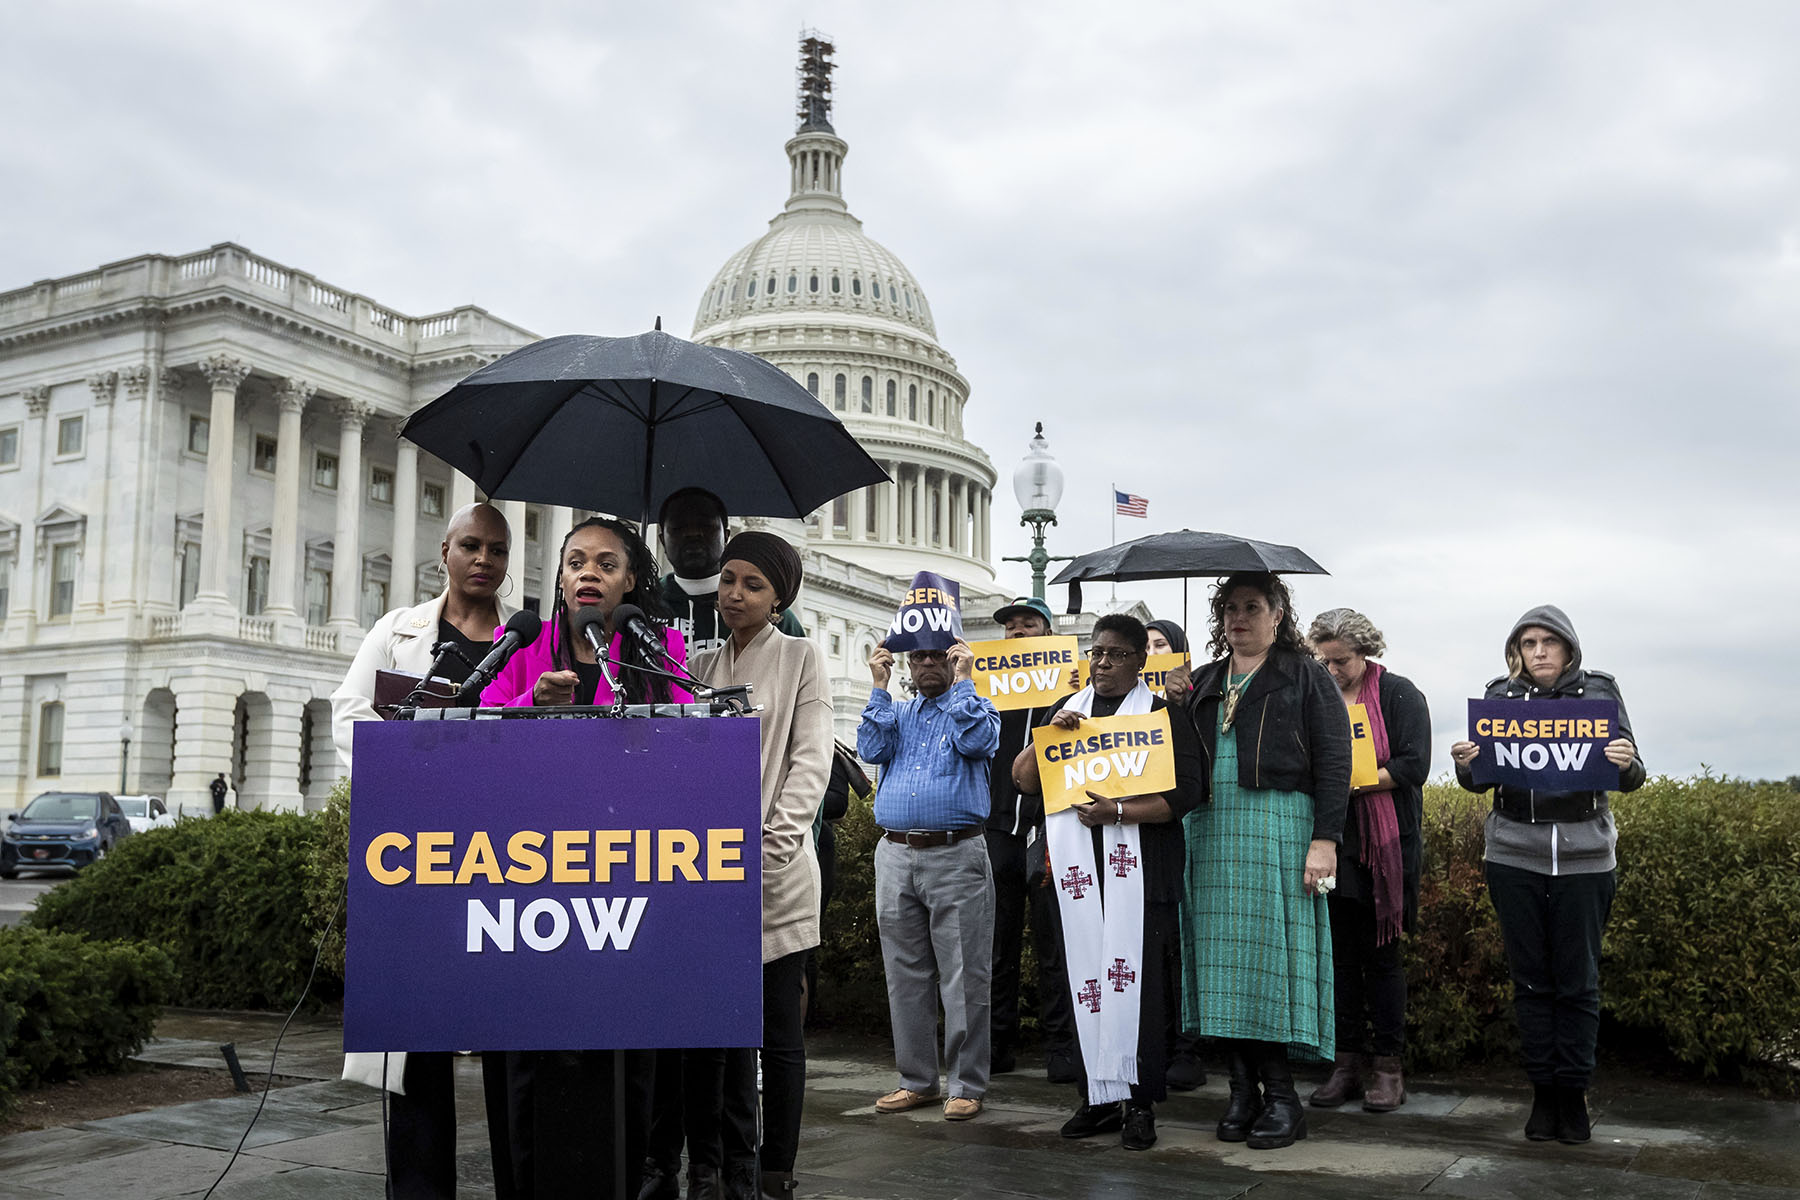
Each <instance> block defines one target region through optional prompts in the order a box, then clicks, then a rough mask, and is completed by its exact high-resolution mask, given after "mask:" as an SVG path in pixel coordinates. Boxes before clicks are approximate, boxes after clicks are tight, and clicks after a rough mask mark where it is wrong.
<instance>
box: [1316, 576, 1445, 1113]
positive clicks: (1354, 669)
mask: <svg viewBox="0 0 1800 1200" xmlns="http://www.w3.org/2000/svg"><path fill="white" fill-rule="evenodd" d="M1306 637H1307V640H1308V641H1310V642H1311V643H1312V647H1313V653H1314V654H1316V655H1318V657H1319V661H1320V662H1322V663H1324V664H1325V669H1326V670H1327V671H1329V672H1331V678H1332V680H1333V681H1334V682H1336V684H1337V685H1338V693H1339V694H1340V695H1341V696H1342V697H1343V700H1344V705H1345V707H1346V708H1348V707H1349V706H1350V705H1352V704H1360V705H1362V707H1363V712H1364V714H1365V716H1366V717H1367V719H1368V727H1369V733H1370V740H1371V741H1372V742H1373V743H1374V749H1375V765H1376V768H1377V771H1376V780H1375V782H1374V783H1373V784H1370V785H1367V786H1363V787H1353V788H1351V789H1350V817H1351V819H1349V820H1346V821H1345V823H1344V841H1343V853H1342V854H1341V855H1340V856H1339V860H1338V886H1337V888H1336V890H1335V891H1333V892H1332V893H1331V895H1330V896H1328V897H1326V906H1327V907H1328V908H1329V909H1330V912H1331V962H1332V971H1333V977H1334V980H1335V988H1336V993H1335V1000H1336V1006H1337V1056H1336V1059H1335V1060H1334V1062H1333V1065H1332V1070H1331V1077H1330V1078H1329V1079H1327V1080H1326V1081H1325V1083H1324V1085H1323V1086H1321V1087H1319V1088H1318V1089H1317V1090H1316V1091H1314V1092H1313V1094H1312V1095H1311V1096H1309V1097H1308V1098H1307V1103H1308V1104H1311V1105H1313V1106H1314V1107H1315V1108H1337V1107H1338V1106H1339V1105H1341V1104H1343V1103H1344V1102H1345V1101H1346V1100H1351V1099H1354V1098H1355V1097H1357V1096H1359V1095H1360V1096H1361V1097H1362V1098H1363V1110H1364V1111H1365V1112H1391V1111H1393V1110H1394V1109H1396V1108H1399V1107H1400V1106H1401V1105H1402V1104H1404V1103H1406V1085H1405V1081H1404V1079H1403V1078H1402V1076H1401V1069H1400V1055H1401V1052H1402V1051H1403V1050H1404V1049H1405V1047H1406V968H1405V967H1404V966H1403V965H1402V964H1401V962H1400V932H1401V930H1402V929H1411V928H1412V926H1413V922H1414V920H1415V919H1416V918H1417V916H1418V912H1419V862H1420V858H1421V856H1422V854H1423V846H1422V841H1423V837H1422V834H1421V833H1420V826H1421V824H1423V822H1424V814H1425V800H1424V791H1423V788H1424V785H1425V777H1426V775H1427V773H1428V772H1429V771H1430V766H1431V712H1430V710H1429V709H1428V708H1427V707H1426V704H1425V697H1424V695H1423V694H1422V693H1421V692H1420V691H1419V689H1418V688H1416V687H1414V686H1413V685H1412V682H1411V681H1410V680H1407V679H1403V678H1401V677H1400V676H1399V675H1396V674H1395V673H1394V672H1392V671H1390V670H1388V669H1387V668H1386V667H1385V666H1384V665H1383V664H1381V663H1378V662H1376V661H1375V659H1374V657H1373V656H1375V655H1378V654H1381V653H1382V652H1384V651H1385V650H1386V649H1387V642H1386V641H1385V640H1384V639H1383V638H1382V636H1381V630H1379V629H1377V628H1375V623H1374V622H1373V621H1371V620H1369V618H1367V617H1365V616H1363V615H1362V614H1361V613H1359V612H1357V611H1356V610H1354V609H1349V608H1334V609H1330V610H1329V611H1326V612H1322V613H1320V614H1319V615H1318V616H1316V617H1314V618H1313V623H1312V627H1311V628H1310V629H1308V630H1307V631H1306Z"/></svg>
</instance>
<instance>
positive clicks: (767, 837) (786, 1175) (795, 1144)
mask: <svg viewBox="0 0 1800 1200" xmlns="http://www.w3.org/2000/svg"><path fill="white" fill-rule="evenodd" d="M722 557H723V561H722V563H721V565H720V570H719V591H718V612H719V617H720V619H721V620H723V621H724V623H725V626H726V628H727V629H728V630H729V631H730V637H729V638H728V639H727V640H726V642H725V644H724V645H722V646H719V647H718V648H716V649H712V650H703V651H701V652H700V653H699V654H697V655H695V657H694V674H695V676H696V677H697V678H699V679H702V680H704V681H706V682H707V683H708V684H710V685H712V686H714V687H723V686H727V685H731V684H740V683H748V684H751V685H753V686H754V688H755V693H754V694H755V696H756V700H757V703H758V705H759V706H760V708H761V712H760V714H759V716H758V723H759V726H760V728H761V730H762V762H763V769H762V799H763V821H762V888H763V951H762V955H763V1044H762V1066H763V1071H762V1078H763V1089H762V1092H763V1143H762V1150H761V1153H760V1156H759V1157H760V1160H761V1161H760V1165H761V1175H762V1194H763V1195H764V1196H775V1197H780V1196H788V1195H792V1194H793V1191H794V1158H795V1156H796V1155H797V1153H798V1151H799V1147H800V1112H801V1108H802V1104H803V1101H804V1100H805V1093H806V1041H805V1037H804V1035H803V1031H802V1024H803V1010H802V1007H801V1005H802V998H803V996H804V986H803V985H804V981H805V970H806V957H807V951H808V950H810V949H811V948H812V947H814V946H817V945H818V944H819V862H818V858H817V857H816V852H815V849H814V846H813V840H812V836H811V835H812V825H813V819H814V818H815V817H816V816H817V815H818V812H819V805H820V799H821V797H823V796H824V794H825V788H826V785H827V783H828V782H829V780H830V778H831V762H832V746H833V741H832V736H831V685H830V682H829V681H828V680H827V678H826V675H825V663H824V659H823V657H822V656H821V655H820V654H819V648H818V646H817V645H815V644H814V643H813V642H811V641H809V640H807V639H806V638H803V637H790V636H788V635H787V634H784V633H782V632H781V630H780V628H779V621H780V619H781V614H782V613H783V612H784V611H786V609H787V607H788V606H789V605H791V604H792V603H793V602H794V598H795V597H796V596H798V595H799V594H800V582H801V580H802V578H803V577H804V574H803V571H802V569H801V564H800V555H799V554H798V553H797V552H796V551H795V550H794V548H793V547H792V546H790V545H788V543H787V542H786V541H785V540H783V539H782V538H780V537H777V536H776V535H775V534H772V533H766V532H763V531H761V530H749V531H746V532H744V533H740V534H738V535H737V536H736V537H734V538H732V539H731V541H730V543H729V544H727V545H726V547H725V549H724V553H723V556H722ZM689 1082H691V1077H690V1080H689ZM725 1086H726V1087H727V1088H732V1089H735V1090H736V1092H737V1094H736V1095H725V1096H723V1097H722V1100H723V1110H724V1111H725V1112H726V1113H732V1112H748V1113H750V1114H752V1115H753V1114H754V1113H755V1111H756V1073H755V1071H754V1070H749V1071H742V1072H732V1071H730V1070H729V1069H728V1070H727V1071H726V1074H725ZM694 1099H695V1098H690V1099H689V1104H688V1108H689V1111H692V1109H693V1107H694V1104H693V1100H694ZM754 1131H755V1122H754V1119H752V1120H751V1122H750V1123H749V1132H750V1133H752V1134H754ZM746 1168H750V1169H748V1170H746ZM754 1178H755V1172H754V1164H749V1163H745V1164H740V1163H736V1162H733V1161H731V1158H730V1156H729V1155H728V1156H727V1159H726V1162H725V1179H724V1186H725V1194H726V1195H728V1196H733V1197H736V1196H741V1195H747V1194H748V1190H749V1189H747V1188H746V1187H745V1186H744V1185H745V1183H747V1182H748V1181H749V1180H752V1179H754ZM688 1194H689V1196H690V1197H692V1196H696V1195H704V1194H705V1193H704V1192H700V1191H697V1190H696V1189H695V1188H694V1187H693V1185H692V1183H691V1182H690V1186H689V1193H688Z"/></svg>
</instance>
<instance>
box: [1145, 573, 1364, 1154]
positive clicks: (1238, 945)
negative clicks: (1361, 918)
mask: <svg viewBox="0 0 1800 1200" xmlns="http://www.w3.org/2000/svg"><path fill="white" fill-rule="evenodd" d="M1293 612H1294V606H1293V598H1292V597H1291V596H1290V595H1289V593H1288V589H1287V586H1286V585H1285V584H1284V583H1282V581H1281V579H1280V578H1279V577H1277V576H1275V575H1267V574H1252V573H1244V574H1238V575H1233V576H1231V577H1230V578H1228V579H1226V580H1225V581H1224V582H1223V583H1221V584H1220V585H1219V586H1218V588H1217V589H1216V590H1215V591H1214V593H1213V598H1212V643H1211V645H1210V647H1209V650H1210V652H1211V653H1212V654H1213V655H1214V657H1215V661H1213V662H1210V663H1207V664H1205V665H1204V666H1201V667H1199V668H1198V669H1196V670H1195V671H1194V672H1193V673H1192V675H1191V677H1190V676H1189V675H1188V673H1187V672H1186V671H1178V672H1172V673H1171V674H1170V677H1169V681H1168V685H1167V694H1168V698H1169V700H1170V701H1171V702H1172V703H1173V702H1176V701H1179V700H1185V701H1186V708H1187V712H1188V714H1189V715H1190V716H1191V717H1192V719H1193V721H1194V726H1195V729H1196V731H1197V732H1198V733H1199V734H1200V744H1201V747H1202V749H1203V750H1204V752H1205V760H1206V767H1207V773H1208V777H1209V779H1210V782H1211V788H1210V796H1209V799H1210V803H1208V804H1203V805H1201V806H1200V807H1199V808H1197V809H1195V810H1194V811H1193V812H1192V813H1190V814H1189V815H1188V817H1187V819H1186V821H1185V832H1186V835H1187V898H1188V903H1187V905H1186V906H1185V908H1184V912H1183V922H1182V931H1181V932H1182V954H1181V958H1182V972H1183V979H1182V989H1181V990H1182V1024H1183V1026H1184V1027H1185V1028H1187V1029H1188V1030H1190V1031H1191V1032H1194V1033H1196V1034H1198V1035H1200V1036H1202V1037H1213V1038H1219V1039H1221V1041H1222V1042H1223V1043H1224V1045H1225V1047H1226V1051H1227V1057H1228V1060H1229V1062H1230V1065H1231V1100H1230V1103H1229V1105H1228V1106H1227V1107H1226V1110H1225V1114H1224V1116H1223V1117H1221V1118H1220V1120H1219V1125H1218V1136H1219V1139H1220V1140H1221V1141H1227V1142H1246V1143H1247V1144H1248V1145H1249V1146H1250V1147H1251V1148H1253V1149H1257V1150H1268V1149H1275V1148H1278V1147H1281V1146H1291V1145H1293V1144H1294V1142H1295V1141H1296V1140H1298V1139H1300V1138H1303V1137H1305V1136H1306V1114H1305V1110H1304V1109H1303V1108H1302V1107H1301V1105H1300V1098H1299V1095H1298V1094H1297V1093H1296V1092H1295V1090H1294V1077H1293V1073H1292V1071H1291V1070H1290V1068H1289V1065H1288V1064H1289V1058H1290V1055H1291V1056H1296V1057H1299V1058H1302V1059H1305V1060H1313V1061H1321V1062H1330V1061H1331V1059H1332V1055H1333V1053H1334V1051H1335V1046H1334V1044H1333V1014H1332V994H1331V988H1332V974H1331V920H1330V917H1329V915H1328V914H1327V912H1326V908H1325V892H1326V890H1328V889H1329V888H1330V886H1331V885H1332V884H1334V883H1335V881H1336V880H1335V875H1336V870H1337V845H1338V842H1339V840H1340V838H1341V836H1342V833H1343V827H1344V813H1345V810H1346V808H1347V807H1348V804H1349V799H1350V721H1349V717H1348V715H1347V714H1346V712H1345V710H1344V705H1343V702H1342V701H1341V700H1340V699H1339V698H1338V690H1337V686H1336V685H1335V684H1334V683H1332V681H1331V676H1330V675H1328V674H1327V673H1326V671H1325V668H1324V667H1322V666H1320V665H1319V663H1318V662H1317V661H1316V660H1315V659H1314V658H1313V655H1312V652H1311V650H1310V649H1309V648H1308V647H1307V645H1306V643H1305V642H1304V641H1303V640H1302V639H1301V637H1300V631H1299V628H1298V626H1297V625H1296V624H1295V622H1294V616H1293Z"/></svg>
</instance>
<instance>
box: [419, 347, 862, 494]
mask: <svg viewBox="0 0 1800 1200" xmlns="http://www.w3.org/2000/svg"><path fill="white" fill-rule="evenodd" d="M400 434H401V436H402V437H405V438H407V439H409V440H410V441H413V442H416V443H418V444H419V445H420V446H421V447H423V448H424V449H426V450H429V451H430V452H431V453H433V454H435V455H437V457H439V458H441V459H443V460H444V461H445V462H446V463H448V464H449V465H450V466H452V467H454V468H456V469H457V470H458V471H461V472H462V473H463V474H465V475H467V476H469V477H470V478H471V479H473V480H474V481H475V483H476V486H478V487H480V488H481V490H482V491H483V492H485V493H487V495H489V496H491V497H493V498H495V499H498V500H530V501H534V502H537V503H540V504H561V505H568V506H569V507H571V508H588V509H595V510H598V511H601V512H608V513H622V514H627V515H629V514H631V513H633V512H637V513H640V514H641V515H642V516H643V519H644V521H645V523H646V524H647V523H648V522H649V520H650V517H651V515H652V514H653V513H655V512H657V511H659V509H660V507H661V505H662V503H663V501H664V500H666V499H667V498H668V497H669V495H670V494H671V493H673V492H677V491H679V490H681V489H682V488H684V487H702V488H705V489H706V490H707V491H709V492H712V493H713V494H714V495H716V496H718V497H719V499H720V500H721V501H723V502H724V504H725V511H727V512H729V513H732V514H733V515H735V516H759V517H805V516H806V515H807V514H809V513H811V512H812V511H813V510H814V509H816V508H818V507H819V506H820V505H822V504H824V503H825V502H827V501H829V500H832V499H835V498H836V497H838V496H841V495H843V494H844V493H846V492H849V491H853V490H855V489H856V488H859V487H864V486H866V485H869V484H875V483H885V482H887V478H888V477H887V473H886V472H884V471H883V470H882V469H881V468H880V467H879V466H877V465H876V463H875V460H874V459H872V458H870V457H869V455H868V453H867V452H866V451H865V450H864V449H863V448H862V447H861V446H860V445H858V444H857V442H856V439H855V438H853V437H851V436H850V431H849V430H847V429H845V428H844V424H843V422H842V421H840V420H838V419H837V417H836V416H835V415H833V414H832V412H831V410H830V409H828V408H826V407H825V406H824V405H823V404H821V403H819V401H818V398H817V397H815V396H814V395H813V394H812V393H811V392H809V391H807V390H806V389H805V388H804V387H802V386H800V384H798V383H796V382H795V381H794V379H793V378H792V377H791V376H789V375H788V374H787V373H786V372H785V371H783V370H781V369H780V368H779V367H777V366H775V365H774V364H773V363H771V362H769V361H768V360H767V359H763V358H758V357H757V356H756V355H754V354H746V353H744V352H743V351H741V350H724V349H719V348H717V347H713V346H701V345H698V344H696V343H694V342H689V341H684V340H682V339H681V338H678V337H674V336H672V335H670V334H666V333H663V332H662V331H661V330H660V329H658V330H657V331H655V332H652V333H644V334H639V335H638V336H636V337H623V338H605V337H587V336H583V335H579V334H569V335H566V336H563V337H553V338H546V339H544V340H543V341H541V342H534V343H533V344H531V345H529V346H525V347H522V348H520V349H518V350H514V351H513V352H512V353H511V354H508V355H507V356H506V357H504V358H501V359H498V360H496V361H494V362H491V363H489V364H488V365H487V366H485V367H483V368H481V369H480V370H479V371H476V372H475V373H474V374H472V375H470V376H468V377H467V378H466V379H464V380H463V381H462V382H460V383H458V384H457V385H456V386H455V387H453V388H451V389H450V390H449V391H448V392H445V393H444V394H443V395H442V396H439V397H438V398H437V399H436V400H433V401H432V402H431V403H430V404H427V405H426V406H425V407H424V408H421V409H420V410H419V411H418V412H416V413H414V414H413V415H412V418H411V419H410V420H408V421H407V422H406V425H405V426H404V427H403V428H402V429H401V430H400Z"/></svg>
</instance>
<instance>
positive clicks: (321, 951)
mask: <svg viewBox="0 0 1800 1200" xmlns="http://www.w3.org/2000/svg"><path fill="white" fill-rule="evenodd" d="M345 890H346V891H348V890H349V889H348V888H346V889H345ZM343 911H344V897H343V896H342V895H340V896H339V897H338V901H337V907H336V908H334V909H332V912H331V919H330V920H329V921H327V922H325V932H323V933H322V934H320V935H319V945H318V947H317V948H316V949H314V950H313V960H312V970H310V971H308V972H307V973H306V983H305V985H304V986H302V987H301V989H300V998H299V999H298V1000H295V1001H294V1007H293V1008H291V1009H289V1010H288V1015H287V1020H285V1021H283V1022H282V1023H281V1032H279V1033H277V1034H276V1035H275V1048H274V1049H273V1050H271V1051H269V1074H268V1078H266V1079H264V1080H263V1090H262V1096H261V1097H260V1098H258V1100H257V1101H256V1111H255V1112H253V1113H251V1114H250V1123H249V1124H248V1125H246V1126H244V1136H242V1137H240V1138H239V1139H238V1144H237V1147H236V1148H235V1149H234V1150H232V1152H231V1157H230V1158H228V1159H226V1160H225V1169H224V1170H222V1171H220V1172H219V1177H218V1178H217V1179H215V1180H213V1181H212V1187H209V1188H207V1189H206V1195H204V1196H202V1197H201V1198H200V1200H210V1197H211V1196H212V1194H213V1192H214V1191H216V1190H217V1189H218V1186H219V1185H220V1184H221V1183H224V1182H225V1176H226V1174H227V1173H228V1172H230V1170H231V1167H232V1164H233V1163H235V1162H237V1160H238V1155H240V1154H242V1153H243V1152H244V1143H245V1142H247V1141H249V1140H250V1131H251V1130H252V1129H255V1128H256V1122H257V1118H259V1117H261V1116H262V1110H263V1105H265V1104H267V1103H268V1102H269V1089H270V1088H272V1087H274V1086H275V1060H276V1058H277V1057H278V1056H279V1055H280V1054H281V1039H282V1038H284V1037H286V1036H287V1031H288V1026H289V1025H292V1024H293V1023H294V1018H295V1017H296V1016H297V1015H299V1012H300V1006H301V1005H302V1004H305V1003H306V997H307V996H308V995H309V994H310V993H311V992H312V985H313V979H314V977H316V976H317V975H318V973H319V960H320V959H322V958H324V957H325V943H326V941H328V940H329V939H330V937H331V931H332V930H333V929H335V928H336V927H337V919H338V914H339V913H341V912H343ZM386 1073H387V1063H386V1061H385V1060H383V1062H382V1074H383V1076H384V1078H383V1080H382V1082H383V1083H384V1084H385V1083H386V1082H387V1080H386V1078H385V1076H386ZM381 1095H382V1122H381V1123H382V1133H383V1135H384V1136H383V1137H382V1143H383V1145H384V1146H385V1144H386V1142H387V1138H386V1136H385V1134H386V1132H387V1103H386V1101H387V1091H386V1089H385V1088H383V1090H382V1093H381Z"/></svg>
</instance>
